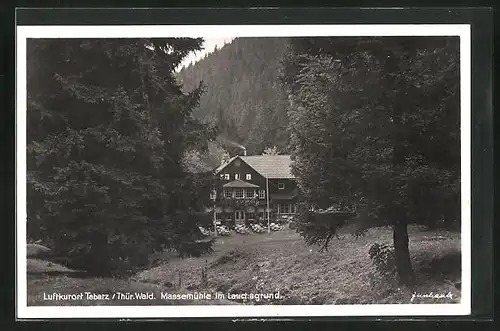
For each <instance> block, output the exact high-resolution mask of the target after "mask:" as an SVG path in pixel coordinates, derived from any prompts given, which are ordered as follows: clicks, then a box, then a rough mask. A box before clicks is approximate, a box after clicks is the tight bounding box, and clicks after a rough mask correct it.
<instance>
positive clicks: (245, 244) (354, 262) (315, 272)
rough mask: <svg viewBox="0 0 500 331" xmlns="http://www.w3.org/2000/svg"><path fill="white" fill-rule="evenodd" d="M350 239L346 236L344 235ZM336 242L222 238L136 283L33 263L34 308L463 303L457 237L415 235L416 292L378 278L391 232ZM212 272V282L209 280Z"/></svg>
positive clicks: (281, 236)
mask: <svg viewBox="0 0 500 331" xmlns="http://www.w3.org/2000/svg"><path fill="white" fill-rule="evenodd" d="M341 236H342V235H341ZM343 236H344V239H336V240H333V241H332V242H331V245H330V247H329V250H328V251H327V252H319V250H318V247H314V246H313V247H309V246H307V245H305V243H304V241H303V240H302V238H300V237H299V236H298V234H296V233H295V232H293V231H291V230H285V231H278V232H273V233H271V234H267V233H265V234H250V235H232V236H230V237H219V238H217V243H216V245H215V247H214V253H213V254H211V255H209V256H206V257H201V258H186V259H179V258H178V257H176V256H174V255H172V254H169V253H165V254H164V255H163V256H162V258H163V260H164V262H163V263H162V264H160V265H159V266H158V267H155V268H152V269H149V270H146V271H143V272H141V273H139V274H137V275H136V276H135V277H132V278H131V279H128V280H120V279H109V278H82V277H81V276H80V275H78V273H76V272H74V271H72V270H69V269H67V268H65V267H62V266H60V265H57V264H54V263H50V262H47V261H43V260H40V259H38V260H37V259H28V304H29V305H180V304H185V305H191V304H205V305H207V304H209V305H213V304H238V303H241V302H246V303H248V304H269V303H271V304H373V303H377V304H383V303H410V302H412V303H453V302H459V301H460V291H459V290H458V289H457V288H456V287H455V286H454V283H455V282H457V281H459V280H460V238H459V234H454V233H447V232H443V233H435V232H432V233H431V232H420V231H418V230H417V229H415V228H411V229H410V252H411V254H412V260H413V265H414V267H415V270H416V273H417V276H418V282H417V285H416V286H415V287H414V288H405V287H401V286H398V284H397V282H396V281H395V280H383V279H381V278H380V276H378V275H377V273H376V270H375V267H374V266H373V264H372V263H371V261H370V258H369V256H368V249H369V247H370V246H371V245H372V244H373V243H376V242H377V243H391V242H392V233H391V231H390V230H389V229H383V228H378V229H371V230H370V231H369V232H368V233H367V235H366V236H365V237H361V238H359V239H353V238H352V237H351V236H350V235H348V234H344V235H343ZM203 273H205V277H204V276H203ZM84 292H91V293H95V294H98V293H101V294H108V295H109V296H110V298H111V296H112V294H113V293H116V292H122V293H125V292H127V293H132V294H133V293H152V295H153V296H154V299H152V300H151V299H147V300H141V299H132V300H117V299H114V300H96V301H90V300H87V299H85V298H83V299H82V300H76V301H51V300H44V293H45V295H48V294H51V293H59V294H76V293H84ZM161 292H164V293H165V292H168V293H184V294H186V293H199V292H204V293H212V295H213V294H214V292H221V293H223V294H224V295H225V296H226V298H227V295H228V293H233V294H241V293H247V294H251V293H253V294H267V293H273V294H275V293H277V292H279V296H280V299H275V298H269V299H266V298H261V299H260V300H258V301H257V300H256V299H255V298H252V299H249V298H247V300H244V299H237V300H234V299H233V300H232V301H230V300H225V299H224V300H162V299H161V298H160V293H161ZM414 292H416V293H419V294H427V293H430V292H432V293H434V294H447V293H451V294H452V299H451V300H450V299H449V298H446V299H443V298H441V299H431V298H415V299H414V300H413V301H411V299H412V294H413V293H414Z"/></svg>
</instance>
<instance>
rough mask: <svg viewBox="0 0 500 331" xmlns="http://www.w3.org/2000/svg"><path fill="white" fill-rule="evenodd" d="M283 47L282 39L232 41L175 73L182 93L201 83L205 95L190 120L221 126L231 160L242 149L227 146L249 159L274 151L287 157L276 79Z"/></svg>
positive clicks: (283, 111) (282, 105) (284, 104)
mask: <svg viewBox="0 0 500 331" xmlns="http://www.w3.org/2000/svg"><path fill="white" fill-rule="evenodd" d="M287 43H288V40H287V39H286V38H236V39H235V40H233V41H232V42H231V43H229V44H226V45H224V46H223V47H222V48H221V49H216V50H215V51H214V52H213V53H210V54H209V55H207V56H206V57H205V58H203V59H202V60H200V61H198V62H196V63H195V64H192V65H190V66H188V67H186V68H184V69H183V70H181V71H180V72H179V75H178V79H179V80H180V82H182V84H183V85H184V90H185V91H191V90H193V89H195V88H196V86H198V84H199V82H200V81H203V83H204V85H205V86H206V92H205V94H204V95H203V96H202V97H201V99H200V105H199V107H198V108H197V109H196V110H195V111H194V113H193V115H194V116H195V117H196V118H198V119H200V120H202V121H205V122H212V123H217V124H218V125H219V126H220V128H221V135H222V136H223V137H224V139H222V141H225V142H226V148H227V149H228V150H229V151H230V152H231V154H233V153H236V152H241V149H238V148H236V149H234V147H233V148H231V146H228V144H227V142H228V141H233V142H235V143H237V144H241V145H244V146H245V147H246V148H247V151H248V153H249V154H260V153H262V152H263V150H264V148H265V147H268V146H274V145H277V146H278V149H279V151H280V152H285V151H286V146H287V140H288V135H287V133H286V126H287V118H286V107H287V98H286V96H285V94H284V93H283V91H282V89H281V84H280V79H279V78H280V75H281V58H282V56H283V55H284V53H285V52H286V50H287ZM234 145H236V144H234Z"/></svg>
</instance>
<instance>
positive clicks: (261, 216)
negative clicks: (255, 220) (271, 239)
mask: <svg viewBox="0 0 500 331" xmlns="http://www.w3.org/2000/svg"><path fill="white" fill-rule="evenodd" d="M259 218H261V219H264V218H265V216H264V212H263V211H259Z"/></svg>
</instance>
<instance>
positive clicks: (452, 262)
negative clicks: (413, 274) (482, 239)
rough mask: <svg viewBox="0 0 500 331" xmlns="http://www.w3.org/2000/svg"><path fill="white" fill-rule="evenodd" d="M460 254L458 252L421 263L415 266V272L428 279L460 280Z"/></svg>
mask: <svg viewBox="0 0 500 331" xmlns="http://www.w3.org/2000/svg"><path fill="white" fill-rule="evenodd" d="M461 259H462V254H461V253H460V252H458V251H456V252H450V253H448V254H446V255H443V256H440V257H435V258H433V259H430V260H428V261H425V260H424V261H422V262H421V263H420V264H419V265H418V266H416V268H415V269H416V271H417V272H418V273H419V274H421V275H423V276H425V277H426V278H428V279H433V280H443V279H450V278H460V276H461V267H462V263H461V262H462V261H461Z"/></svg>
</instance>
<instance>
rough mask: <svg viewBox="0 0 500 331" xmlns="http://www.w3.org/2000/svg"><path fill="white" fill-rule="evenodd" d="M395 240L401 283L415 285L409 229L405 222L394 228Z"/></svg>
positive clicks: (397, 224) (397, 267)
mask: <svg viewBox="0 0 500 331" xmlns="http://www.w3.org/2000/svg"><path fill="white" fill-rule="evenodd" d="M393 240H394V251H395V255H396V257H395V258H396V271H397V273H398V278H399V281H400V282H401V283H403V284H405V285H413V284H414V283H415V274H414V272H413V267H412V265H411V260H410V251H409V249H408V241H409V240H408V229H407V225H406V223H405V222H400V221H398V222H396V224H395V225H394V226H393Z"/></svg>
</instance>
